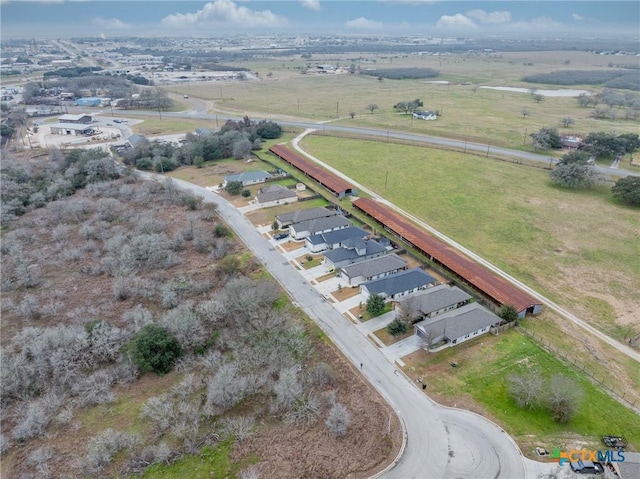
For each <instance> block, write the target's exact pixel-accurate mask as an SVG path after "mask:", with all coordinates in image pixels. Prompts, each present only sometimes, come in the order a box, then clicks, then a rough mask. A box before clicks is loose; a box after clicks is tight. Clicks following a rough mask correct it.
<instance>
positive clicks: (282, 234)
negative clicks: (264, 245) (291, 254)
mask: <svg viewBox="0 0 640 479" xmlns="http://www.w3.org/2000/svg"><path fill="white" fill-rule="evenodd" d="M288 236H289V233H278V234H277V235H275V236H274V237H273V239H275V240H281V239H285V238H286V237H288Z"/></svg>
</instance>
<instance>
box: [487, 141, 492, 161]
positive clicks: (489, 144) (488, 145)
mask: <svg viewBox="0 0 640 479" xmlns="http://www.w3.org/2000/svg"><path fill="white" fill-rule="evenodd" d="M489 148H491V142H489V143H487V158H489Z"/></svg>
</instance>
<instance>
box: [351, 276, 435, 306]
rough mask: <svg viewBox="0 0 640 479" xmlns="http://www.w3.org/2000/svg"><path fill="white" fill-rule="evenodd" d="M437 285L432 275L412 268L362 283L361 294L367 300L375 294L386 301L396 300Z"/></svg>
mask: <svg viewBox="0 0 640 479" xmlns="http://www.w3.org/2000/svg"><path fill="white" fill-rule="evenodd" d="M436 283H437V280H436V279H435V278H434V277H433V276H431V275H430V274H427V273H425V272H424V271H422V270H421V269H420V268H411V269H408V270H405V271H400V272H399V273H396V274H391V275H389V276H385V277H383V278H378V279H374V280H373V281H367V282H366V283H362V284H361V285H360V292H361V293H362V294H363V296H364V297H365V300H366V299H368V298H369V296H371V295H374V294H377V295H379V296H382V297H383V298H384V299H385V300H394V299H399V298H402V297H404V296H407V295H409V294H411V293H417V292H418V291H422V290H425V289H427V288H430V287H433V286H435V285H436Z"/></svg>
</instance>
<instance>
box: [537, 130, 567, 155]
mask: <svg viewBox="0 0 640 479" xmlns="http://www.w3.org/2000/svg"><path fill="white" fill-rule="evenodd" d="M530 136H531V139H532V144H533V147H534V148H538V149H540V150H548V149H550V148H562V142H561V140H560V135H559V134H558V130H556V129H555V128H540V130H538V131H536V132H534V133H531V135H530Z"/></svg>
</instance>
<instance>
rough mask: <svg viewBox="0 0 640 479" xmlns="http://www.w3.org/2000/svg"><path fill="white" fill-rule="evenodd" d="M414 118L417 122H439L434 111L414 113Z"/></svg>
mask: <svg viewBox="0 0 640 479" xmlns="http://www.w3.org/2000/svg"><path fill="white" fill-rule="evenodd" d="M413 117H414V118H415V119H416V120H437V119H438V115H436V113H435V112H433V111H414V112H413Z"/></svg>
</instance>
